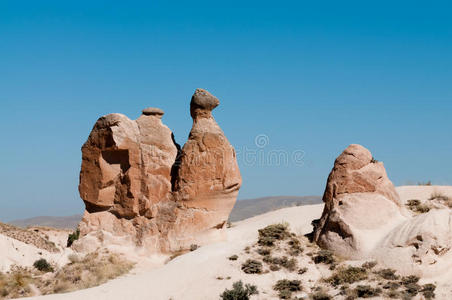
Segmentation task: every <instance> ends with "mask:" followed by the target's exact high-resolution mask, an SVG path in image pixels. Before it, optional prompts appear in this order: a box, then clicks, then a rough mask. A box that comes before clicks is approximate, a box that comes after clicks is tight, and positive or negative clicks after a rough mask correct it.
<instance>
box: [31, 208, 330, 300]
mask: <svg viewBox="0 0 452 300" xmlns="http://www.w3.org/2000/svg"><path fill="white" fill-rule="evenodd" d="M322 209H323V205H321V204H320V205H310V206H303V207H294V208H286V209H281V210H278V211H274V212H271V213H267V214H264V215H260V216H257V217H254V218H251V219H247V220H245V221H242V222H238V223H234V226H233V227H232V228H229V229H228V230H227V236H228V237H227V241H225V242H220V243H216V244H213V245H209V246H205V247H202V248H200V249H198V250H197V251H194V252H191V253H188V254H186V255H183V256H180V257H178V258H176V259H175V260H173V261H171V262H170V263H168V264H167V265H165V266H162V267H159V268H156V269H153V270H150V271H146V272H145V271H136V272H137V273H138V274H130V275H128V276H125V277H123V278H119V279H116V280H113V281H110V282H108V283H107V284H104V285H102V286H100V287H95V288H92V289H88V290H83V291H77V292H74V293H70V294H65V295H51V296H46V297H36V298H32V299H42V298H46V299H49V300H50V299H74V300H75V299H84V300H88V299H93V300H103V299H105V300H107V299H108V300H111V299H128V300H134V299H137V300H138V299H152V300H160V299H162V300H169V299H172V300H179V299H184V300H190V299H196V300H202V299H206V300H207V299H218V298H219V295H220V294H221V293H222V292H223V291H224V290H225V289H226V288H231V286H232V283H233V282H235V281H238V280H242V281H244V282H245V283H252V284H256V285H257V286H259V288H260V287H268V290H263V289H260V290H261V293H260V295H259V296H257V297H254V298H253V299H269V298H271V296H270V295H272V296H274V292H273V291H271V286H272V285H273V284H274V282H275V281H277V280H278V279H279V278H277V277H275V275H274V274H272V273H269V274H264V275H259V276H253V275H246V274H244V273H243V272H242V271H241V270H240V267H239V266H240V263H241V261H240V258H239V261H237V262H231V261H229V260H228V257H230V256H232V255H234V254H237V255H239V256H240V253H242V252H243V249H244V248H245V247H246V246H249V245H251V244H252V243H253V242H255V241H256V239H257V230H258V229H260V228H263V227H265V226H266V225H268V224H273V223H279V222H288V223H289V224H291V228H292V230H293V231H294V232H296V233H299V234H305V233H308V232H310V231H311V230H312V227H311V221H312V219H313V218H318V217H320V215H321V213H322ZM289 276H294V275H290V274H289V273H288V277H289ZM217 277H223V278H227V277H231V279H230V280H218V279H217ZM264 293H267V294H264Z"/></svg>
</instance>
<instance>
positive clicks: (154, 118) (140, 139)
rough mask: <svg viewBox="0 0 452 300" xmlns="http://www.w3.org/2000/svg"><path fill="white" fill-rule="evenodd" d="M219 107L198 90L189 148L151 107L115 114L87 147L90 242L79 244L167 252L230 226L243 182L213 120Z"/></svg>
mask: <svg viewBox="0 0 452 300" xmlns="http://www.w3.org/2000/svg"><path fill="white" fill-rule="evenodd" d="M218 105H219V100H218V99H217V98H215V97H214V96H212V95H211V94H210V93H209V92H207V91H205V90H201V89H198V90H196V92H195V94H194V95H193V97H192V101H191V107H190V112H191V115H192V117H193V128H192V130H191V132H190V136H189V140H188V142H187V143H186V144H185V146H184V147H183V149H182V150H181V149H180V147H179V145H177V144H176V143H175V141H174V136H173V134H172V132H171V130H170V129H169V128H168V127H167V126H165V125H164V124H163V123H162V121H161V118H162V116H163V114H164V113H163V111H162V110H160V109H157V108H146V109H144V110H143V114H142V115H141V116H140V117H139V118H138V119H137V120H130V119H129V118H127V117H126V116H124V115H121V114H110V115H107V116H104V117H101V118H100V119H99V120H98V121H97V122H96V124H95V126H94V128H93V130H92V132H91V134H90V136H89V138H88V140H87V142H86V143H85V144H84V145H83V147H82V168H81V172H80V186H79V191H80V196H81V198H82V199H83V201H84V202H85V205H86V211H85V215H84V217H83V220H82V222H81V224H80V226H79V227H80V229H81V232H82V235H84V236H85V237H86V238H85V239H84V240H85V241H87V242H86V243H85V245H83V241H81V242H79V243H78V245H79V246H80V247H81V248H90V247H91V248H92V245H95V244H96V243H93V241H94V240H96V241H97V242H102V241H104V242H105V241H108V243H118V244H121V243H124V240H126V242H128V243H129V242H130V243H131V244H134V245H137V246H140V247H144V248H145V249H148V250H150V251H152V252H166V251H171V250H179V249H180V248H184V247H187V245H188V246H189V245H190V244H191V243H195V242H196V241H198V242H200V243H202V242H203V239H204V240H205V237H206V236H209V235H212V231H218V230H219V229H221V228H223V225H224V224H225V223H226V221H227V219H228V217H229V214H230V212H231V210H232V208H233V206H234V204H235V201H236V197H237V194H238V190H239V188H240V186H241V176H240V171H239V169H238V165H237V161H236V157H235V151H234V149H233V147H232V146H231V145H230V144H229V142H228V140H227V139H226V137H225V136H224V133H223V132H222V130H221V129H220V127H219V126H218V124H217V123H216V122H215V120H214V118H213V117H212V110H213V109H214V108H215V107H217V106H218ZM88 235H89V237H87V236H88ZM82 240H83V239H82Z"/></svg>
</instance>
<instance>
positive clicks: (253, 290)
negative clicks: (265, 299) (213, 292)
mask: <svg viewBox="0 0 452 300" xmlns="http://www.w3.org/2000/svg"><path fill="white" fill-rule="evenodd" d="M258 293H259V292H258V291H257V287H256V286H255V285H250V284H246V285H245V286H243V282H242V281H237V282H235V283H234V284H233V285H232V289H231V290H228V289H226V290H225V291H224V292H223V293H222V294H221V295H220V298H221V299H223V300H249V299H250V296H252V295H257V294H258Z"/></svg>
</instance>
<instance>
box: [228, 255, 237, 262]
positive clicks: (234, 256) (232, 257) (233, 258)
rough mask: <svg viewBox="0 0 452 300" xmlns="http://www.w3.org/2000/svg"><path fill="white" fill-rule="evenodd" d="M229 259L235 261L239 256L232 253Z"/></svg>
mask: <svg viewBox="0 0 452 300" xmlns="http://www.w3.org/2000/svg"><path fill="white" fill-rule="evenodd" d="M228 259H229V260H232V261H235V260H237V259H239V257H238V256H237V255H232V256H230V257H229V258H228Z"/></svg>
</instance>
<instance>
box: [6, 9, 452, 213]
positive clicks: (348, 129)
mask: <svg viewBox="0 0 452 300" xmlns="http://www.w3.org/2000/svg"><path fill="white" fill-rule="evenodd" d="M451 9H452V5H450V4H448V3H447V1H378V2H377V1H374V2H370V1H341V2H338V1H279V2H274V1H246V2H245V1H186V2H179V1H76V2H68V1H1V2H0V105H1V111H2V117H1V118H0V126H1V128H2V130H1V132H0V140H1V147H0V157H1V165H2V166H1V168H0V188H1V190H2V192H1V196H0V205H1V209H0V220H1V221H8V220H11V219H15V218H22V217H29V216H36V215H70V214H75V213H80V212H81V211H83V204H82V201H81V200H80V198H79V196H78V191H77V186H78V175H79V171H80V163H81V152H80V147H81V145H82V144H83V143H84V141H85V140H86V138H87V137H88V135H89V132H90V130H91V128H92V126H93V124H94V123H95V121H96V120H97V118H98V117H100V116H101V115H105V114H108V113H112V112H121V113H124V114H126V115H127V116H129V117H130V118H136V117H138V116H139V115H140V111H141V109H143V108H144V107H148V106H155V107H160V108H162V109H164V110H165V112H166V114H165V116H164V122H165V124H167V125H168V126H169V127H170V128H171V129H172V130H173V131H174V133H175V136H176V139H177V141H178V142H179V143H184V141H185V140H186V138H187V135H188V132H189V130H190V127H191V118H190V115H189V110H188V106H189V101H190V97H191V94H192V93H193V91H194V90H195V88H198V87H201V88H205V89H208V90H209V91H210V92H212V93H213V94H214V95H216V96H217V97H218V98H220V100H221V106H220V107H219V108H217V109H216V110H215V117H216V119H217V121H218V123H219V124H220V126H221V127H222V128H223V130H224V131H225V133H226V135H227V137H228V138H229V140H230V141H231V143H232V144H233V145H234V146H235V147H236V148H237V149H239V150H240V149H251V150H253V149H254V150H259V151H261V150H262V151H263V152H264V155H266V154H268V153H271V151H286V152H287V153H289V154H291V153H294V152H295V151H303V153H304V156H303V163H302V164H290V165H285V164H283V165H275V164H265V163H256V164H249V163H246V162H244V159H240V160H239V164H240V166H241V171H242V175H243V179H244V184H243V188H242V190H241V192H240V196H239V198H240V199H245V198H254V197H260V196H269V195H321V194H322V193H323V190H324V186H325V182H326V178H327V176H328V173H329V171H330V170H331V167H332V165H333V162H334V159H335V157H336V156H337V155H339V154H340V152H341V151H342V150H343V149H344V148H345V147H347V145H349V144H351V143H359V144H362V145H364V146H366V147H367V148H369V149H370V150H371V151H372V153H373V154H374V156H375V157H376V158H377V159H378V160H380V161H383V162H384V163H385V165H386V168H387V171H388V174H389V176H390V178H391V179H392V180H393V182H394V183H395V184H396V185H402V184H405V183H409V182H418V181H427V180H432V181H433V182H434V183H437V184H452V174H451V173H452V172H451V170H452V160H451V153H452V138H451V135H452V130H451V129H452V121H451V113H452V19H451V18H450V12H451ZM259 135H266V136H267V137H268V141H269V144H268V145H267V146H266V147H265V148H263V149H260V148H257V147H256V145H255V137H256V136H259Z"/></svg>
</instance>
